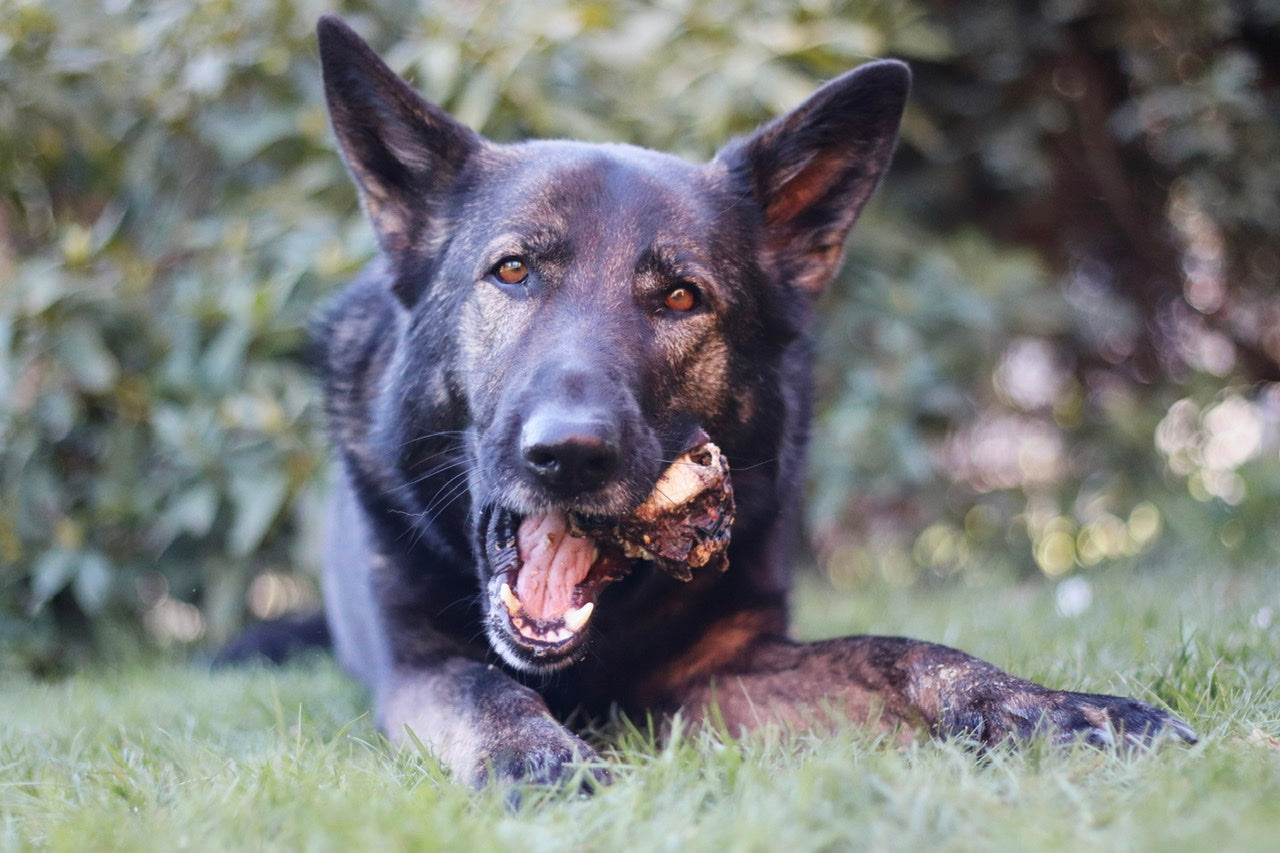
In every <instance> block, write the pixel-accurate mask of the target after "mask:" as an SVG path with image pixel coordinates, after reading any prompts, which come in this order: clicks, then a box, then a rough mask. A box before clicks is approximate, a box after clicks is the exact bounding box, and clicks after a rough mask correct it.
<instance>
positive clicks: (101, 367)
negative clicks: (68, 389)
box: [58, 319, 120, 394]
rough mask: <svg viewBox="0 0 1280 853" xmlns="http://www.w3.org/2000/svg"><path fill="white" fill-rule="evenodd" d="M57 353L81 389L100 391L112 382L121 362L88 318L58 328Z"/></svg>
mask: <svg viewBox="0 0 1280 853" xmlns="http://www.w3.org/2000/svg"><path fill="white" fill-rule="evenodd" d="M58 353H59V355H60V356H61V357H62V358H61V360H62V363H63V365H64V366H65V367H66V368H67V370H68V371H70V373H71V376H72V378H73V379H74V380H75V382H76V385H78V386H79V387H80V389H81V390H83V391H88V392H89V393H91V394H103V393H106V392H107V391H109V390H111V388H112V386H113V385H115V381H116V377H117V376H118V375H119V373H120V364H119V363H118V362H117V361H116V357H115V356H114V355H112V354H111V351H110V350H108V349H107V346H106V344H104V343H103V341H102V334H101V332H99V331H98V329H97V328H96V327H95V326H93V325H90V323H89V322H88V321H87V320H82V319H75V320H70V321H68V322H67V323H66V324H64V325H63V326H62V328H61V329H59V330H58Z"/></svg>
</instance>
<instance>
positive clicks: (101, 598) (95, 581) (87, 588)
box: [71, 551, 115, 613]
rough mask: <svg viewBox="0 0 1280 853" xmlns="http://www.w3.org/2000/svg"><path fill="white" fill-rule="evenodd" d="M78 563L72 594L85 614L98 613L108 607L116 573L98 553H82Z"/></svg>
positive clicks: (72, 584)
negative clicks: (105, 606)
mask: <svg viewBox="0 0 1280 853" xmlns="http://www.w3.org/2000/svg"><path fill="white" fill-rule="evenodd" d="M76 563H77V564H76V566H75V578H74V580H73V581H72V583H71V592H72V594H74V595H75V597H76V603H77V604H79V605H80V609H81V610H83V611H84V612H85V613H97V612H99V611H101V610H102V608H103V606H104V605H106V603H107V598H108V596H109V595H110V594H111V586H112V583H113V580H114V575H115V572H114V571H113V570H112V568H111V564H110V563H109V562H108V561H107V558H106V557H104V556H103V555H102V554H100V553H98V552H97V551H85V552H82V553H81V554H80V555H79V558H78V560H77V561H76Z"/></svg>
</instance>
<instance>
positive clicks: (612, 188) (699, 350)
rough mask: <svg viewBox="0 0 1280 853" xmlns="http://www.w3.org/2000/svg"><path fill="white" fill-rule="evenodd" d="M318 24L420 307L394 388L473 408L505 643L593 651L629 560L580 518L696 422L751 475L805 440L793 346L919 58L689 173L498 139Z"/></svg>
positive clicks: (391, 242)
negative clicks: (605, 595) (613, 583)
mask: <svg viewBox="0 0 1280 853" xmlns="http://www.w3.org/2000/svg"><path fill="white" fill-rule="evenodd" d="M319 34H320V55H321V59H322V61H323V65H324V78H325V91H326V95H327V98H328V103H329V110H330V114H331V117H332V120H333V126H334V129H335V131H336V134H337V137H338V140H339V143H340V145H341V148H342V152H343V155H344V158H345V160H346V163H347V166H348V168H349V170H350V172H351V174H352V175H353V176H354V178H355V181H356V183H357V185H358V187H359V189H360V194H361V198H362V200H363V203H364V206H365V209H366V211H367V213H368V215H369V218H370V220H371V221H372V223H373V226H374V229H375V231H376V232H377V236H378V241H379V243H380V245H381V248H382V250H383V253H384V255H385V256H386V257H387V259H388V261H389V267H388V268H389V269H390V270H391V272H392V279H393V280H392V284H391V287H392V290H393V291H394V293H395V297H396V298H397V300H398V301H399V304H400V306H401V308H402V310H403V318H404V322H403V323H402V324H401V325H402V331H401V332H400V334H401V340H400V341H399V342H398V348H397V362H396V365H395V371H394V373H395V374H396V375H394V376H391V377H389V380H388V381H389V384H388V387H387V388H385V389H384V390H383V393H384V394H389V395H393V396H394V395H396V394H402V395H403V394H407V393H412V391H411V389H412V388H414V387H416V386H415V385H414V383H413V382H411V381H408V380H405V381H400V380H401V379H403V378H404V377H413V376H416V375H427V374H431V375H433V376H436V377H437V381H436V385H437V386H438V387H442V388H445V389H447V392H448V393H449V394H451V395H452V396H453V398H454V399H456V401H457V404H456V410H457V411H458V412H461V413H462V414H461V415H458V416H456V418H455V419H456V420H457V423H454V424H449V425H447V426H449V427H450V428H452V429H457V430H461V431H463V432H464V434H465V455H466V457H467V458H466V463H467V471H468V472H469V473H468V477H469V483H468V485H469V490H470V498H471V520H472V523H473V526H474V540H475V550H476V555H477V562H478V564H479V568H478V571H479V573H480V578H479V580H480V583H481V588H482V589H483V590H484V591H485V592H486V593H487V595H486V600H487V603H486V608H487V612H488V614H489V616H488V618H487V627H488V631H489V636H490V639H491V641H492V643H493V645H494V647H495V649H497V650H498V651H499V652H500V653H501V654H502V655H503V657H504V658H505V659H506V660H507V661H508V662H509V663H511V664H512V665H513V666H517V667H521V668H525V669H551V668H555V667H557V666H561V665H564V664H565V663H568V662H572V661H573V660H576V659H577V658H578V657H579V656H580V655H581V653H582V650H583V646H584V638H585V637H586V635H587V633H588V631H587V625H588V623H589V620H590V617H591V613H592V609H593V608H594V606H595V601H596V596H597V595H598V593H599V591H600V590H601V589H602V588H603V587H604V586H605V584H606V583H607V582H608V581H609V580H610V579H612V578H614V577H617V576H619V575H620V574H622V573H624V572H625V571H627V570H628V569H630V568H632V567H630V566H627V565H622V564H621V562H620V561H622V558H621V557H619V555H618V554H617V553H615V552H613V551H611V550H610V549H607V548H606V549H601V548H599V547H597V546H598V544H599V543H597V542H595V541H593V540H592V538H591V537H590V536H589V535H581V534H582V529H581V525H580V524H579V522H584V523H587V524H588V526H589V523H590V520H599V519H609V518H617V517H619V516H622V515H624V514H626V513H628V512H629V511H631V510H632V509H634V508H635V507H636V505H637V504H639V503H640V502H641V501H642V500H644V498H645V497H646V496H647V495H648V494H649V492H650V490H651V489H652V488H653V487H654V484H655V482H656V481H657V480H658V478H659V476H660V475H661V474H662V472H663V471H664V469H665V468H666V467H667V465H668V464H670V462H671V461H672V460H673V459H674V458H675V457H676V456H678V455H679V454H680V453H681V452H682V451H683V450H685V449H687V447H688V445H689V443H690V441H691V440H692V438H693V436H694V435H696V434H698V433H699V431H700V430H705V432H706V433H707V434H709V435H710V436H711V438H712V439H713V440H714V441H715V442H717V443H718V444H720V446H721V447H723V448H724V450H725V452H726V454H727V456H728V457H729V459H730V460H731V463H732V464H734V465H751V464H760V465H763V466H766V467H767V466H769V465H771V464H774V462H775V461H776V459H777V458H778V457H779V456H781V455H782V453H783V448H782V447H781V446H780V445H781V444H782V442H784V441H787V440H790V441H797V440H799V439H798V437H797V436H795V435H791V436H790V437H789V438H788V436H787V432H788V430H793V429H794V427H795V425H797V424H799V423H800V422H801V421H802V420H803V415H802V414H801V413H800V412H799V409H801V408H803V406H804V405H805V404H804V403H803V402H802V401H801V400H799V399H797V398H798V397H802V396H803V394H799V395H797V394H795V393H790V392H788V390H787V389H786V388H784V382H786V381H788V377H786V376H784V374H785V373H786V367H785V362H786V358H785V357H786V354H787V352H788V349H789V348H790V347H791V346H792V345H793V344H794V343H795V341H796V339H797V337H798V336H800V335H801V334H802V333H803V331H804V325H805V323H806V321H807V318H808V316H809V314H810V313H811V310H812V304H813V301H814V299H815V297H816V296H817V294H818V293H819V292H820V290H821V289H822V287H823V286H824V285H825V284H826V282H827V281H828V280H829V279H830V278H831V276H832V275H833V274H834V272H835V270H836V268H837V267H838V265H839V262H840V258H841V254H842V249H843V245H844V240H845V237H846V235H847V233H848V231H849V228H850V227H851V226H852V225H853V222H854V220H855V219H856V218H857V216H858V213H859V212H860V211H861V209H862V206H863V204H864V203H865V202H866V201H867V199H868V197H869V196H870V195H871V193H872V191H873V190H874V189H875V186H876V184H877V182H878V180H879V178H880V175H881V173H882V172H883V171H884V169H885V167H886V165H887V163H888V161H889V158H890V155H891V152H892V149H893V144H894V140H895V137H896V133H897V128H898V123H899V120H900V117H901V114H902V110H903V106H904V103H905V99H906V94H907V89H908V85H909V74H908V72H907V69H906V67H905V66H904V65H902V64H901V63H898V62H892V61H884V62H876V63H870V64H868V65H864V66H862V67H860V68H858V69H857V70H855V71H852V72H850V73H848V74H845V75H844V76H842V77H840V78H838V79H836V80H834V81H832V82H830V83H828V84H827V85H825V86H823V87H822V88H821V89H819V90H818V91H817V92H816V93H815V94H814V95H813V96H812V97H811V98H810V99H809V100H808V101H806V102H805V103H804V104H802V105H801V106H800V107H798V108H797V109H795V110H794V111H792V112H790V113H788V114H787V115H785V116H782V117H781V118H779V119H777V120H775V121H773V122H770V123H769V124H767V125H765V126H763V127H761V128H760V129H758V130H757V131H756V132H755V133H754V134H752V135H751V136H749V137H747V138H745V139H742V140H738V141H735V142H733V143H730V144H729V145H728V146H726V147H725V148H724V149H723V150H722V151H721V152H720V153H719V154H718V155H717V156H716V157H715V159H713V160H712V161H711V162H710V163H707V164H705V165H693V164H689V163H687V162H684V161H682V160H679V159H677V158H675V157H671V156H668V155H665V154H659V153H656V152H653V151H649V150H645V149H640V148H635V147H630V146H624V145H592V144H584V143H574V142H563V141H553V142H546V141H543V142H526V143H522V144H516V145H498V144H494V143H491V142H489V141H487V140H485V139H483V138H481V137H480V136H478V135H477V134H475V133H474V132H472V131H471V130H469V129H468V128H466V127H464V126H462V125H461V124H459V123H458V122H456V121H455V120H454V119H452V118H451V117H449V116H448V115H447V114H446V113H444V112H443V111H442V110H440V109H439V108H438V107H436V106H434V105H432V104H430V103H428V102H426V101H425V100H423V99H422V98H421V97H419V96H418V95H417V94H416V93H415V92H414V91H413V90H412V89H411V88H410V87H409V86H408V85H407V84H405V83H404V82H403V81H402V80H401V79H400V78H399V77H397V76H396V75H395V74H394V73H393V72H392V71H391V70H390V69H388V68H387V67H386V65H385V64H383V63H382V62H381V60H379V59H378V57H377V56H376V55H375V54H374V53H373V51H372V50H371V49H370V48H369V47H368V46H367V45H366V44H365V43H364V42H363V41H361V40H360V38H359V37H358V36H356V35H355V33H353V32H352V31H351V30H350V29H348V28H347V27H346V25H345V24H343V23H342V22H341V21H339V20H338V19H336V18H333V17H325V18H323V19H322V20H321V22H320V26H319ZM427 354H431V355H430V356H428V355H427ZM429 362H430V363H429ZM410 428H411V429H413V428H417V429H420V430H423V431H425V430H428V429H435V430H438V429H440V425H439V424H436V423H433V424H427V423H423V424H421V425H418V426H417V427H413V426H412V425H411V427H410ZM413 437H414V436H412V435H410V436H408V438H409V439H412V438H413ZM406 473H407V474H410V473H412V472H406ZM436 487H437V488H439V486H438V484H437V486H436ZM760 491H761V494H760V495H759V496H758V497H757V502H758V503H762V507H758V508H757V509H759V510H760V511H761V512H769V511H772V510H773V509H776V507H772V506H771V505H768V501H769V500H772V499H773V498H772V496H771V495H770V494H769V492H770V490H769V489H763V490H760ZM427 497H428V498H429V497H430V496H429V495H428V496H427ZM747 497H748V499H750V496H747ZM747 509H748V512H747V513H745V514H746V515H750V510H751V508H750V507H748V508H747ZM571 529H572V530H573V531H574V532H576V533H578V534H580V535H569V534H570V530H571Z"/></svg>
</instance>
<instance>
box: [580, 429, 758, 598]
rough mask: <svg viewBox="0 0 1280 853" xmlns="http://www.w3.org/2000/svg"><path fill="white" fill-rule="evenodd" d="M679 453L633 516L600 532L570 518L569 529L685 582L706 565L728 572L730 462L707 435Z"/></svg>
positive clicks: (587, 522)
mask: <svg viewBox="0 0 1280 853" xmlns="http://www.w3.org/2000/svg"><path fill="white" fill-rule="evenodd" d="M702 438H703V439H704V440H703V441H702V443H700V444H699V445H698V446H697V447H694V448H693V449H692V450H689V451H687V452H685V453H683V454H681V455H680V456H679V457H678V458H677V459H676V460H675V461H674V462H672V463H671V465H670V466H668V467H667V470H666V471H664V472H663V473H662V476H661V477H660V478H659V479H658V482H657V484H656V485H654V487H653V491H652V492H650V493H649V497H648V498H646V499H645V502H644V503H642V504H640V506H638V507H636V509H635V512H633V513H631V515H629V516H627V517H625V518H620V519H617V520H615V521H613V522H612V523H611V524H609V525H608V527H607V529H605V530H601V529H600V528H599V527H597V526H596V525H595V524H594V523H593V520H591V519H582V520H579V519H577V518H574V517H572V516H571V517H570V529H571V530H573V529H574V528H575V527H586V530H585V531H584V534H585V535H590V536H592V537H594V538H596V540H597V541H601V540H605V541H610V542H613V543H614V544H616V545H617V546H618V547H620V548H621V549H622V552H623V553H624V554H625V555H626V556H628V557H630V558H631V559H638V560H650V561H652V562H654V563H656V564H657V565H658V567H659V568H661V569H662V570H663V571H665V572H667V573H668V574H670V575H671V576H672V577H675V578H677V579H679V580H682V581H689V580H692V579H693V570H694V569H700V568H703V567H704V566H705V567H708V568H711V569H713V570H715V571H720V572H723V571H724V570H725V569H727V568H729V557H728V550H729V532H730V527H731V526H732V524H733V513H734V503H733V484H732V483H731V482H730V481H729V463H728V461H726V460H725V458H724V454H723V453H721V452H720V448H719V447H716V446H715V444H713V443H712V442H710V441H707V440H705V439H706V436H705V435H704V436H702Z"/></svg>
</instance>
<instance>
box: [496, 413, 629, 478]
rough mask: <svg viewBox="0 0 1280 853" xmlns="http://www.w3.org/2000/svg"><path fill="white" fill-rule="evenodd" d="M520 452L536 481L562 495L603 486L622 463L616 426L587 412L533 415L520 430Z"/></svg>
mask: <svg viewBox="0 0 1280 853" xmlns="http://www.w3.org/2000/svg"><path fill="white" fill-rule="evenodd" d="M520 453H521V456H523V458H524V463H525V467H527V468H528V469H529V471H531V472H532V473H533V475H534V476H535V477H537V478H538V480H539V482H541V483H542V484H543V485H544V486H546V487H547V488H548V489H551V490H552V491H554V492H556V493H557V494H560V495H563V496H573V495H577V494H581V493H583V492H592V491H595V490H596V489H599V488H601V487H603V486H604V485H606V484H607V483H608V482H609V481H610V480H611V479H612V478H613V475H614V474H616V473H617V472H618V468H619V467H620V466H621V464H622V448H621V446H620V445H619V442H618V430H617V427H616V426H615V425H614V423H613V422H612V421H610V420H609V419H607V418H602V417H594V416H591V415H575V414H572V413H539V414H537V415H534V416H533V417H532V418H530V419H529V420H528V421H527V422H525V425H524V428H523V429H522V430H521V432H520Z"/></svg>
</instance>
